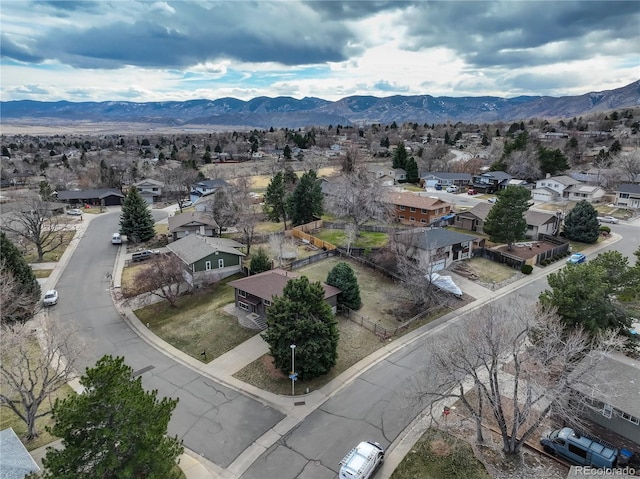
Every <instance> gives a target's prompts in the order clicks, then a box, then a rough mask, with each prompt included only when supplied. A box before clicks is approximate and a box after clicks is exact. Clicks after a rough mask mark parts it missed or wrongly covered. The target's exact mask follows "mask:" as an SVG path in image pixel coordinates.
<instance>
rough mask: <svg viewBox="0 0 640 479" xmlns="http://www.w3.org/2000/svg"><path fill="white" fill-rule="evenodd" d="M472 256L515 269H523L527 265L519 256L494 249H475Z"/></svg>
mask: <svg viewBox="0 0 640 479" xmlns="http://www.w3.org/2000/svg"><path fill="white" fill-rule="evenodd" d="M471 255H472V256H473V257H476V256H481V257H483V258H487V259H490V260H491V261H495V262H496V263H502V264H505V265H507V266H510V267H512V268H514V269H520V268H522V265H523V264H524V263H525V260H524V259H522V258H520V257H518V256H514V255H512V254H509V253H505V252H503V251H497V250H494V249H487V248H474V249H473V251H472V253H471Z"/></svg>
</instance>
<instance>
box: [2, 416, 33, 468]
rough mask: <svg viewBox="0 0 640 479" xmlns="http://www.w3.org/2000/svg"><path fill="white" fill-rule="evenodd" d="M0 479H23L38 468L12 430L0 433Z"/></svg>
mask: <svg viewBox="0 0 640 479" xmlns="http://www.w3.org/2000/svg"><path fill="white" fill-rule="evenodd" d="M0 451H1V452H0V479H24V477H25V476H26V475H27V474H30V473H32V472H36V471H39V470H40V468H39V467H38V465H37V464H36V462H35V461H34V460H33V458H32V457H31V454H29V451H27V449H26V448H25V447H24V445H23V444H22V442H21V441H20V439H19V438H18V436H17V435H16V433H15V432H14V431H13V429H11V428H8V429H4V430H2V431H0Z"/></svg>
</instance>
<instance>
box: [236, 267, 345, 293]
mask: <svg viewBox="0 0 640 479" xmlns="http://www.w3.org/2000/svg"><path fill="white" fill-rule="evenodd" d="M296 278H298V275H297V274H295V273H292V272H290V271H285V270H282V269H272V270H269V271H265V272H264V273H259V274H254V275H253V276H248V277H246V278H242V279H236V280H235V281H231V282H230V283H229V286H232V287H234V288H236V289H239V290H241V291H246V292H247V293H249V294H251V295H253V296H257V297H258V298H260V299H266V300H268V301H271V299H272V298H273V297H274V296H282V292H283V291H284V287H285V286H286V285H287V283H288V282H289V281H290V280H292V279H296ZM322 287H323V288H324V299H327V298H331V297H332V296H336V295H338V294H340V290H339V289H338V288H336V287H335V286H331V285H328V284H324V283H322Z"/></svg>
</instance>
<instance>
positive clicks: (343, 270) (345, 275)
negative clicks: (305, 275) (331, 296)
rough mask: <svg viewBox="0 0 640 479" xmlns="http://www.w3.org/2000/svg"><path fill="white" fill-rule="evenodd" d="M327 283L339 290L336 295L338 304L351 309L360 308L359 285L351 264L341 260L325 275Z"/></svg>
mask: <svg viewBox="0 0 640 479" xmlns="http://www.w3.org/2000/svg"><path fill="white" fill-rule="evenodd" d="M327 284H330V285H331V286H335V287H336V288H338V289H339V290H340V291H341V293H340V294H339V295H338V304H340V305H343V306H346V307H347V308H349V309H353V310H358V309H360V307H361V306H362V300H361V299H360V286H359V285H358V278H356V274H355V273H354V272H353V269H352V268H351V266H349V265H348V264H347V263H345V262H343V261H341V262H340V263H338V264H337V265H335V266H334V267H333V269H332V270H331V271H329V274H328V275H327Z"/></svg>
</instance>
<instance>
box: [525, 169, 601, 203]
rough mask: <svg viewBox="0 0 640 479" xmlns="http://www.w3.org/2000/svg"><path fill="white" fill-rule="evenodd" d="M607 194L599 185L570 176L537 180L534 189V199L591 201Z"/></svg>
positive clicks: (543, 200) (595, 200) (545, 200)
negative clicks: (587, 183) (586, 182)
mask: <svg viewBox="0 0 640 479" xmlns="http://www.w3.org/2000/svg"><path fill="white" fill-rule="evenodd" d="M604 195H605V191H604V189H602V188H601V187H599V186H594V185H586V184H584V183H581V182H580V181H578V180H576V179H574V178H571V177H570V176H565V175H562V176H552V177H547V178H543V179H541V180H538V181H536V187H535V188H534V189H533V191H532V197H533V200H534V201H542V202H549V201H557V200H562V199H564V200H571V201H581V200H586V201H589V202H590V203H594V202H597V201H599V200H600V199H601V198H602V197H603V196H604Z"/></svg>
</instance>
